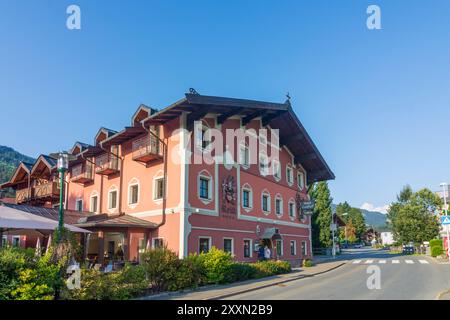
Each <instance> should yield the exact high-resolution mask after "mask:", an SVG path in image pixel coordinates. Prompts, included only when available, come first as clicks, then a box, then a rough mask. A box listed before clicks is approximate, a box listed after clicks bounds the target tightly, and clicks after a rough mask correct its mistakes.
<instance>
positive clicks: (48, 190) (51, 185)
mask: <svg viewBox="0 0 450 320" xmlns="http://www.w3.org/2000/svg"><path fill="white" fill-rule="evenodd" d="M58 198H59V183H58V182H56V181H51V182H47V183H43V184H41V185H38V186H35V187H34V188H33V194H32V199H33V200H37V199H58Z"/></svg>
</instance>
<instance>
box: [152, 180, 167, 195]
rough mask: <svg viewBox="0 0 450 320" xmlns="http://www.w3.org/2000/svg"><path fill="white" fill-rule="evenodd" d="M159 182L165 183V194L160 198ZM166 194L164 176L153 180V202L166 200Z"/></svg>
mask: <svg viewBox="0 0 450 320" xmlns="http://www.w3.org/2000/svg"><path fill="white" fill-rule="evenodd" d="M158 181H162V183H163V194H162V197H158ZM164 192H165V190H164V177H163V176H161V177H155V178H154V179H153V200H155V201H161V200H163V199H164Z"/></svg>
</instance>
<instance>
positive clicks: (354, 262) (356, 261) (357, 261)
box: [353, 260, 361, 264]
mask: <svg viewBox="0 0 450 320" xmlns="http://www.w3.org/2000/svg"><path fill="white" fill-rule="evenodd" d="M358 263H361V260H355V261H353V264H358Z"/></svg>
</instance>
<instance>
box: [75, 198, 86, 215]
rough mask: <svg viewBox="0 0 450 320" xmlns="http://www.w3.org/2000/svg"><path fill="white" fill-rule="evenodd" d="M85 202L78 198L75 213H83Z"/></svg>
mask: <svg viewBox="0 0 450 320" xmlns="http://www.w3.org/2000/svg"><path fill="white" fill-rule="evenodd" d="M83 202H84V201H83V198H77V199H76V200H75V211H78V212H83V208H84V203H83ZM79 203H81V210H80V206H79Z"/></svg>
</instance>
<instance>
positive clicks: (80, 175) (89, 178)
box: [70, 164, 94, 184]
mask: <svg viewBox="0 0 450 320" xmlns="http://www.w3.org/2000/svg"><path fill="white" fill-rule="evenodd" d="M70 181H72V182H75V183H81V184H86V183H91V182H93V181H94V172H93V170H92V165H90V164H86V165H82V164H80V165H78V166H76V167H73V168H72V179H70Z"/></svg>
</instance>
